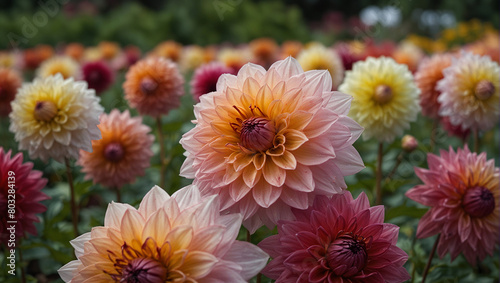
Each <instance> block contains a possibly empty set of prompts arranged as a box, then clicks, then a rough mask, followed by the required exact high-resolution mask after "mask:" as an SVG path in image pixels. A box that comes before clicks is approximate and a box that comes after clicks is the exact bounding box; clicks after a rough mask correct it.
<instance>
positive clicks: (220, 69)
mask: <svg viewBox="0 0 500 283" xmlns="http://www.w3.org/2000/svg"><path fill="white" fill-rule="evenodd" d="M233 73H234V71H233V69H231V68H229V67H226V66H224V64H222V63H219V62H212V63H208V64H205V65H202V66H200V67H199V68H198V69H196V71H195V72H194V75H193V78H192V79H191V93H192V94H193V97H194V99H195V100H196V101H197V102H199V101H200V96H202V95H203V94H206V93H209V92H212V91H215V90H216V86H217V81H218V80H219V77H220V76H221V75H222V74H233Z"/></svg>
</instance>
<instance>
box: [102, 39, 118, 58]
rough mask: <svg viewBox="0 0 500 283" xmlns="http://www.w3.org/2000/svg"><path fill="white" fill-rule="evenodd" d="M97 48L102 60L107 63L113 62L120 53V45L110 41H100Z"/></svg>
mask: <svg viewBox="0 0 500 283" xmlns="http://www.w3.org/2000/svg"><path fill="white" fill-rule="evenodd" d="M97 48H98V49H99V51H100V53H101V56H102V59H104V60H107V61H110V60H113V59H114V58H115V57H116V56H118V54H120V51H121V50H120V45H118V43H116V42H111V41H101V42H100V43H99V45H98V46H97Z"/></svg>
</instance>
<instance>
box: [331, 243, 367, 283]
mask: <svg viewBox="0 0 500 283" xmlns="http://www.w3.org/2000/svg"><path fill="white" fill-rule="evenodd" d="M367 258H368V256H367V253H366V244H365V242H364V241H363V239H362V238H359V237H356V236H353V235H351V234H346V235H343V236H340V237H338V238H337V239H336V240H335V241H333V242H332V243H331V244H330V246H329V247H328V249H327V251H326V260H327V262H328V266H329V267H330V268H331V270H332V271H333V273H335V275H337V276H342V277H351V276H354V275H356V274H358V273H359V272H360V271H361V270H363V268H364V267H365V265H366V261H367Z"/></svg>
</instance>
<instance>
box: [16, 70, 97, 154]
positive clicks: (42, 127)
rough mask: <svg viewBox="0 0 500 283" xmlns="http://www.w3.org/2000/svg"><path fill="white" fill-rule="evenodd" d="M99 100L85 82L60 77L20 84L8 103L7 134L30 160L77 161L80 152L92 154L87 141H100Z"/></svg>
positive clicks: (90, 144) (90, 146) (58, 75)
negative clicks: (26, 152) (9, 107)
mask: <svg viewBox="0 0 500 283" xmlns="http://www.w3.org/2000/svg"><path fill="white" fill-rule="evenodd" d="M99 100H100V99H99V98H98V97H97V96H96V95H95V91H94V90H92V89H87V83H86V82H82V81H76V82H75V81H74V80H73V78H69V79H66V80H65V79H63V77H62V76H61V74H57V75H55V76H49V77H47V78H37V79H35V80H34V81H33V82H32V83H25V84H23V85H22V87H21V88H20V89H19V92H18V93H17V95H16V98H15V99H14V101H12V112H11V113H10V115H9V117H10V120H11V123H10V128H9V130H10V131H11V132H13V133H14V134H15V139H16V141H18V142H19V149H21V150H28V153H29V156H30V158H31V159H35V158H40V159H41V160H43V161H45V162H46V161H47V160H48V159H49V158H51V157H52V158H54V159H55V160H57V161H59V162H61V163H62V162H64V159H65V158H78V152H79V150H80V149H83V150H85V151H88V152H92V143H91V141H92V140H98V139H100V138H101V132H100V131H99V128H97V124H99V116H100V115H101V113H102V112H103V108H102V106H101V105H100V104H99Z"/></svg>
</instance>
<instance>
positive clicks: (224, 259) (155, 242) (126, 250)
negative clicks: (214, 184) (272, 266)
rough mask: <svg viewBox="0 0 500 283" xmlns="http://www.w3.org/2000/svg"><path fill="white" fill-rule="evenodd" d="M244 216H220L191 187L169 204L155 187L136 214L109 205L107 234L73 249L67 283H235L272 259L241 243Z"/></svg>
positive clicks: (90, 236)
mask: <svg viewBox="0 0 500 283" xmlns="http://www.w3.org/2000/svg"><path fill="white" fill-rule="evenodd" d="M240 226H241V215H239V214H231V215H220V213H219V202H218V199H217V197H208V198H201V196H200V193H199V191H198V189H197V188H196V187H194V186H189V187H186V188H184V189H181V190H179V191H177V192H176V193H175V194H173V195H172V196H171V197H170V196H169V195H168V194H167V193H166V192H165V191H164V190H162V189H161V188H159V187H157V186H155V187H153V188H152V189H151V190H150V191H149V193H148V194H147V195H146V196H145V197H144V199H143V200H142V202H141V204H140V205H139V209H135V208H134V207H132V206H130V205H128V204H122V203H115V202H112V203H111V204H110V205H109V206H108V210H107V211H106V216H105V218H104V226H101V227H94V228H92V231H91V232H89V233H86V234H83V235H81V236H80V237H78V238H76V239H74V240H73V241H71V245H72V246H73V247H74V248H75V254H76V257H77V260H74V261H71V262H70V263H68V264H66V265H65V266H63V267H61V268H60V269H59V275H60V276H61V278H62V279H63V280H64V281H65V282H72V283H80V282H141V283H156V282H199V283H203V282H235V283H244V282H247V281H248V280H249V279H250V278H252V277H253V276H255V275H256V274H257V273H259V271H260V270H261V269H262V268H264V266H265V265H266V263H267V259H268V256H267V254H266V253H264V252H263V251H262V250H261V249H260V248H258V247H257V246H255V245H252V244H251V243H248V242H241V241H236V240H235V239H236V237H237V236H238V232H239V229H240Z"/></svg>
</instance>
